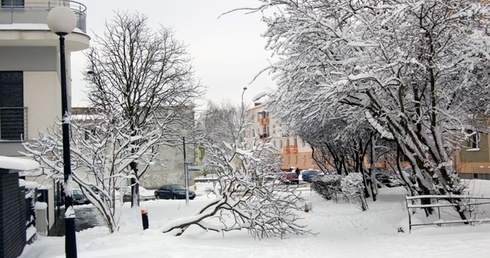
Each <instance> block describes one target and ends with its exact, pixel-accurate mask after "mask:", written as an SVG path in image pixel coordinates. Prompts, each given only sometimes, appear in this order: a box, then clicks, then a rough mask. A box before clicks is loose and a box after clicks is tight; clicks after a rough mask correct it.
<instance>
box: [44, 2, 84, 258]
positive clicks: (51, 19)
mask: <svg viewBox="0 0 490 258" xmlns="http://www.w3.org/2000/svg"><path fill="white" fill-rule="evenodd" d="M47 23H48V27H49V29H50V30H51V31H52V32H54V33H55V34H56V35H58V36H59V37H60V74H61V107H62V110H61V112H62V113H61V116H62V118H63V121H62V130H63V174H64V185H63V188H64V191H65V255H66V257H70V258H76V257H77V240H76V235H75V210H74V209H73V187H72V182H71V181H72V178H71V164H70V132H69V130H70V119H69V114H68V93H67V89H66V60H65V36H66V35H68V34H69V33H71V32H72V31H73V30H74V29H75V26H76V24H77V18H76V16H75V14H74V13H73V12H72V11H71V9H70V8H68V7H65V6H58V7H55V8H53V9H52V10H51V11H50V12H49V13H48V18H47Z"/></svg>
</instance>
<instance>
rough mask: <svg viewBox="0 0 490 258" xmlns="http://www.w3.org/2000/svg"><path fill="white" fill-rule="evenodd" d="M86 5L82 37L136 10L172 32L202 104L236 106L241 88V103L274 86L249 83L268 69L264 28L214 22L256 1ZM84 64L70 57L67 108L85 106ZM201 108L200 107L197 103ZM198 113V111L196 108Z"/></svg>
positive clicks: (93, 1) (256, 21)
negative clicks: (201, 91) (197, 82)
mask: <svg viewBox="0 0 490 258" xmlns="http://www.w3.org/2000/svg"><path fill="white" fill-rule="evenodd" d="M80 2H82V3H83V4H85V5H86V6H87V33H88V34H89V35H90V36H91V37H92V36H93V35H94V33H95V34H97V35H102V33H103V32H104V28H105V21H106V20H110V19H112V17H113V16H114V12H115V11H116V10H119V11H130V12H135V11H138V12H140V13H143V14H144V15H146V16H147V17H148V22H149V24H150V26H151V27H152V28H155V29H157V28H158V27H159V24H161V25H163V26H165V27H171V28H172V29H173V30H174V31H175V37H176V38H177V39H178V40H181V41H183V42H184V43H185V44H186V45H188V47H187V50H188V52H189V53H190V55H191V57H192V58H193V61H192V64H193V66H194V69H195V71H196V77H197V78H200V79H201V82H202V84H204V85H206V86H207V87H208V91H207V94H206V96H205V97H206V99H210V100H213V101H215V102H223V101H228V100H229V101H231V102H232V103H236V104H239V103H241V94H242V91H243V87H247V88H248V89H247V91H246V92H245V94H244V102H245V103H246V104H247V105H249V104H251V103H252V98H253V97H254V96H255V95H257V94H258V93H260V92H262V91H264V90H265V89H266V88H273V87H274V83H273V81H272V79H271V76H270V75H268V74H264V75H261V76H260V77H259V78H258V79H257V80H256V81H255V82H253V83H251V84H249V83H250V82H251V81H252V80H253V78H254V76H255V75H257V74H258V73H259V71H260V70H262V69H263V68H264V67H266V66H267V65H268V64H269V61H268V59H269V58H270V54H269V53H267V52H266V51H265V50H264V47H265V43H266V40H265V39H264V38H262V37H261V34H262V33H264V32H265V29H266V25H265V24H264V23H263V22H261V21H260V15H259V14H248V15H246V14H244V12H235V13H231V14H227V15H225V16H222V17H220V18H219V19H218V17H219V16H220V14H222V13H224V12H226V11H229V10H232V9H234V8H239V7H250V6H257V5H259V4H260V3H259V2H258V1H256V0H178V1H176V0H144V1H134V0H132V1H129V0H118V1H111V4H109V2H108V1H100V0H82V1H80ZM85 63H86V60H85V57H84V56H83V54H82V52H77V53H74V54H72V101H73V104H72V106H74V107H75V106H86V105H87V104H86V103H87V102H86V101H84V100H85V99H86V95H85V93H84V92H85V91H86V87H85V82H84V81H83V80H82V78H83V75H82V70H83V68H84V65H85ZM201 103H205V102H201ZM199 108H202V107H198V109H199Z"/></svg>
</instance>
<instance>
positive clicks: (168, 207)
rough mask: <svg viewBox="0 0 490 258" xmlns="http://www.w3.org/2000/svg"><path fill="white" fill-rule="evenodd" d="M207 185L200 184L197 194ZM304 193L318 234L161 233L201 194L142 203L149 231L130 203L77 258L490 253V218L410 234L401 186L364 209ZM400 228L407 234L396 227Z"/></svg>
mask: <svg viewBox="0 0 490 258" xmlns="http://www.w3.org/2000/svg"><path fill="white" fill-rule="evenodd" d="M203 188H204V187H203V185H199V186H198V189H197V192H198V193H200V190H202V189H203ZM469 189H471V190H472V191H473V192H472V194H473V195H478V196H482V195H484V196H490V181H482V180H475V181H471V182H470V184H469ZM302 195H303V197H304V198H305V200H306V202H308V203H311V204H312V206H313V210H312V211H310V212H308V213H304V214H303V216H304V224H307V225H308V226H309V228H310V229H311V230H313V231H314V232H316V233H317V235H315V236H313V235H309V236H290V237H289V238H287V239H279V238H270V239H263V240H255V239H253V238H252V237H251V236H249V235H248V234H247V232H246V231H243V232H229V233H225V234H220V233H216V232H205V231H204V230H202V229H200V228H197V227H194V228H190V229H189V230H188V231H186V232H185V233H184V235H182V236H180V237H175V236H172V235H169V234H162V233H160V231H159V229H160V228H161V227H162V226H163V225H165V224H166V223H167V222H169V221H171V220H173V219H176V218H179V217H183V216H188V215H192V214H193V212H194V211H196V210H197V209H199V207H201V206H202V205H204V204H206V202H207V201H208V200H209V199H208V197H207V196H205V195H202V194H201V195H199V196H198V197H196V199H195V200H192V201H190V204H189V206H186V205H185V201H184V200H155V201H147V202H143V203H142V204H141V206H142V209H146V210H148V215H149V222H150V227H149V229H148V230H145V231H143V230H142V226H141V220H140V218H141V215H140V211H139V210H134V209H133V210H132V209H131V208H130V207H129V206H127V205H128V204H127V203H126V204H125V206H123V209H125V210H126V211H125V214H126V215H125V216H124V217H123V218H122V223H121V225H122V226H121V229H120V231H119V232H118V233H115V234H112V235H111V234H109V233H108V232H107V230H106V229H105V228H104V227H96V228H92V229H88V230H85V231H82V232H79V233H77V246H78V247H77V250H78V257H81V258H84V257H87V258H95V257H117V258H121V257H131V258H139V257H145V258H149V257H166V258H167V257H186V258H190V257H192V258H198V257H213V258H219V257H226V258H230V257H232V258H239V257H283V258H284V257H490V223H487V224H478V225H474V226H470V225H462V224H458V225H452V226H450V225H444V226H422V227H415V228H413V229H412V232H411V233H410V234H409V233H408V230H407V211H406V207H405V199H404V196H405V191H404V189H403V188H401V187H396V188H382V189H380V196H379V197H380V199H379V201H377V202H372V201H371V200H369V210H368V211H366V212H363V211H361V210H360V209H358V208H357V207H356V206H355V205H352V204H349V203H346V202H344V201H341V202H340V203H333V202H331V201H325V200H324V199H322V198H321V197H320V196H318V195H317V194H315V193H314V192H310V191H308V190H306V189H303V192H302ZM487 212H490V210H489V209H488V207H487ZM422 215H423V213H422V212H418V214H416V216H422ZM479 217H480V218H484V217H490V214H488V213H486V214H481V215H479ZM138 219H139V221H138ZM400 227H404V229H405V233H399V232H398V230H397V229H398V228H400ZM21 257H22V258H31V257H39V258H44V257H46V258H48V257H49V258H53V257H64V238H63V237H39V238H38V240H37V241H36V242H35V243H33V244H32V245H30V246H27V247H26V248H25V250H24V253H23V254H22V256H21Z"/></svg>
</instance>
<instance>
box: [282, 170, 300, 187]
mask: <svg viewBox="0 0 490 258" xmlns="http://www.w3.org/2000/svg"><path fill="white" fill-rule="evenodd" d="M281 181H282V182H283V183H286V184H299V176H298V174H296V172H284V174H283V175H282V177H281Z"/></svg>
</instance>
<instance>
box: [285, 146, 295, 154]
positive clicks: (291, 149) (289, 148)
mask: <svg viewBox="0 0 490 258" xmlns="http://www.w3.org/2000/svg"><path fill="white" fill-rule="evenodd" d="M282 152H283V153H284V154H296V153H298V146H296V145H292V146H286V147H284V148H283V150H282Z"/></svg>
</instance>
